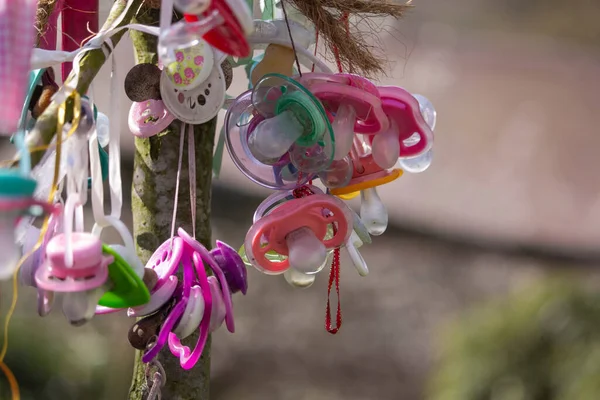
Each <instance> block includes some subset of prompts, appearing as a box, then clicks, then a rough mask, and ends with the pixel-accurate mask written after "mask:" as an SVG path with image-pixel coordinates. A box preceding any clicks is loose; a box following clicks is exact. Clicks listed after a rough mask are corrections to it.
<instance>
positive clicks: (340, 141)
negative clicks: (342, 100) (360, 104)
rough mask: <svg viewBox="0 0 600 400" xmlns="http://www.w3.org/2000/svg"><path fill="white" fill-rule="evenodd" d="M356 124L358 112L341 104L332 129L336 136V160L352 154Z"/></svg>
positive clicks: (349, 106)
mask: <svg viewBox="0 0 600 400" xmlns="http://www.w3.org/2000/svg"><path fill="white" fill-rule="evenodd" d="M355 123H356V110H354V108H353V107H352V106H351V105H349V104H341V105H340V106H339V107H338V109H337V112H336V114H335V118H334V120H333V123H332V124H331V127H332V128H333V133H334V134H335V155H334V156H333V159H334V160H341V159H342V158H344V157H346V156H347V155H348V153H350V149H352V142H353V140H354V124H355Z"/></svg>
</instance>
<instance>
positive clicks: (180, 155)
mask: <svg viewBox="0 0 600 400" xmlns="http://www.w3.org/2000/svg"><path fill="white" fill-rule="evenodd" d="M184 139H185V122H182V123H181V130H180V131H179V161H178V162H177V182H175V199H174V201H173V220H172V221H171V245H173V238H174V237H175V221H176V220H177V203H178V199H179V178H180V177H181V163H182V159H183V141H184Z"/></svg>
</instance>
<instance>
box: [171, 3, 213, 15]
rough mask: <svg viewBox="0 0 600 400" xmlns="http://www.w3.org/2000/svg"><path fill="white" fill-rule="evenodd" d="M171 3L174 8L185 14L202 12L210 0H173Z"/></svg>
mask: <svg viewBox="0 0 600 400" xmlns="http://www.w3.org/2000/svg"><path fill="white" fill-rule="evenodd" d="M173 5H174V6H175V8H176V9H178V10H179V11H181V12H182V13H185V14H194V15H198V14H202V13H203V12H204V11H206V9H207V8H208V6H209V5H210V1H206V0H174V2H173Z"/></svg>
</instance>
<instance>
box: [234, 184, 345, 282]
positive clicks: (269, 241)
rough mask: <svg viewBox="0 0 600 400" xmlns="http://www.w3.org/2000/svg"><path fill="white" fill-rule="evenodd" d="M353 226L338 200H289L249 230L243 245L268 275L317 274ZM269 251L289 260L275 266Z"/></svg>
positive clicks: (319, 196) (318, 196)
mask: <svg viewBox="0 0 600 400" xmlns="http://www.w3.org/2000/svg"><path fill="white" fill-rule="evenodd" d="M330 226H331V227H332V229H333V232H332V234H330V233H331V229H330ZM351 226H352V215H351V212H350V210H349V209H348V207H347V206H346V205H345V204H344V203H343V202H342V201H341V200H339V199H337V198H335V197H332V196H328V195H323V194H314V195H311V196H307V197H303V198H297V199H293V200H289V201H286V202H284V203H283V204H281V205H279V206H278V207H277V208H274V209H273V210H272V211H271V212H270V213H269V214H268V215H266V216H264V217H262V218H261V219H260V220H258V221H257V222H255V223H254V225H253V226H252V228H250V230H249V231H248V234H247V235H246V240H245V242H244V247H245V251H246V256H247V257H248V260H249V261H250V263H251V264H252V265H253V266H254V267H255V268H257V269H258V270H260V271H262V272H264V273H266V274H271V275H276V274H281V273H284V272H285V271H286V270H288V269H289V268H290V267H291V268H294V269H296V270H298V271H299V272H302V273H304V274H315V273H317V272H319V271H320V270H321V268H322V267H323V266H324V263H325V261H326V259H327V249H332V248H336V247H339V246H341V245H342V244H343V243H344V242H345V241H346V240H347V239H348V237H349V236H350V233H351V228H350V227H351ZM328 234H330V235H328ZM327 236H330V237H327ZM269 251H274V252H275V253H277V254H280V255H283V256H286V257H287V258H286V259H285V260H283V261H281V262H274V261H272V260H270V259H269V258H267V256H266V255H267V253H268V252H269Z"/></svg>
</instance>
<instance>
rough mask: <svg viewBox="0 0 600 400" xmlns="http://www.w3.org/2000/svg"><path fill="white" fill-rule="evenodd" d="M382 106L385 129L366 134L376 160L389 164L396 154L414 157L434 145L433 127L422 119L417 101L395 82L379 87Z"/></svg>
mask: <svg viewBox="0 0 600 400" xmlns="http://www.w3.org/2000/svg"><path fill="white" fill-rule="evenodd" d="M379 93H380V95H381V101H382V103H383V110H384V112H385V114H386V115H387V117H388V118H389V119H390V121H391V122H390V127H389V129H388V130H387V131H386V132H383V133H381V134H380V135H377V136H375V137H372V138H369V139H370V141H371V147H372V153H373V157H374V159H375V161H376V162H377V164H379V165H380V166H381V167H382V168H392V167H393V166H394V164H396V162H397V161H398V158H414V157H418V156H420V155H422V154H424V153H426V152H427V151H428V150H429V149H431V146H432V145H433V131H432V129H431V128H430V126H429V125H428V124H427V122H426V121H425V118H424V116H423V113H422V112H421V107H420V105H419V101H418V100H417V99H416V98H415V97H414V96H413V95H412V94H410V93H409V92H408V91H406V90H404V89H402V88H400V87H397V86H382V87H379Z"/></svg>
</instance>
